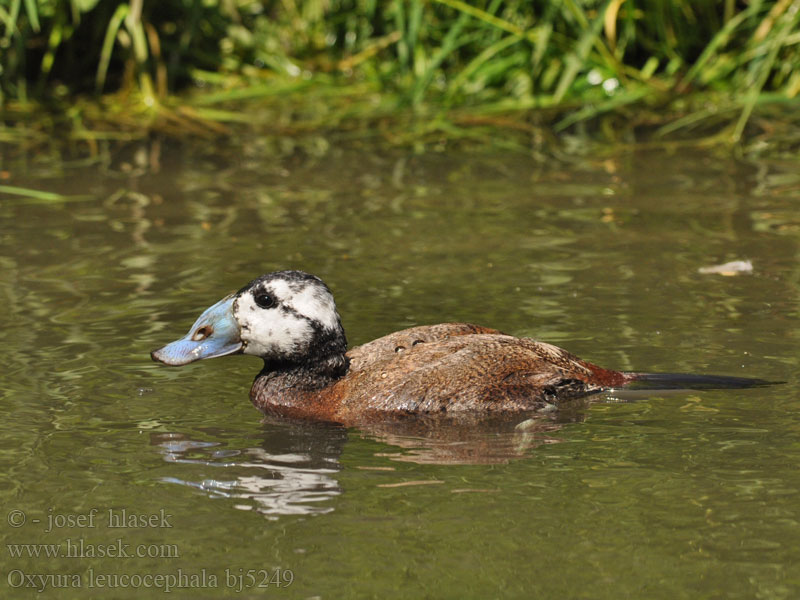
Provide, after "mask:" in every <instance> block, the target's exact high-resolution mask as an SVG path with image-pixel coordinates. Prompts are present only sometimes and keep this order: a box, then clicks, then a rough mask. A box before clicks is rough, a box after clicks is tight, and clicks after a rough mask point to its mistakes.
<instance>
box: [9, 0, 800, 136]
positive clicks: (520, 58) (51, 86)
mask: <svg viewBox="0 0 800 600" xmlns="http://www.w3.org/2000/svg"><path fill="white" fill-rule="evenodd" d="M0 69H2V73H0V94H1V97H0V100H1V101H2V105H3V109H4V112H5V114H6V118H8V116H7V115H8V114H19V111H21V110H24V107H25V106H29V105H36V106H40V107H41V106H46V107H49V108H50V109H52V110H54V111H56V112H58V111H61V113H70V114H71V115H73V117H72V122H73V123H74V122H76V119H77V121H79V122H80V123H81V124H82V125H83V124H85V123H84V121H92V120H93V119H94V120H95V122H97V121H103V119H104V118H105V124H106V125H107V126H110V127H113V125H114V123H117V124H120V125H124V124H131V123H136V122H144V123H146V124H147V126H148V127H156V128H158V127H172V128H173V129H175V130H181V128H188V129H191V130H196V129H198V128H200V129H203V128H207V129H210V130H211V131H217V132H219V131H224V130H226V128H228V127H236V124H237V123H240V122H246V123H247V124H248V126H249V127H250V128H252V127H261V128H263V129H264V130H269V131H274V132H278V133H281V132H283V133H293V132H297V131H303V130H310V129H328V130H330V129H336V130H340V131H341V130H349V131H353V132H359V131H361V132H363V131H365V128H364V126H365V125H369V126H370V127H369V128H368V129H369V130H370V131H380V132H381V133H382V134H383V135H384V136H385V137H387V138H389V139H392V140H398V141H400V142H404V141H409V140H420V139H422V140H425V139H434V138H442V137H444V138H460V137H477V138H478V139H492V138H493V139H497V138H498V137H502V136H495V135H494V134H493V133H492V132H494V131H496V130H497V128H502V129H506V130H511V131H515V132H518V134H520V135H523V136H525V135H535V136H541V135H549V134H558V133H559V132H570V133H587V134H592V135H599V136H601V137H603V138H605V139H610V140H624V139H631V136H632V134H634V133H636V132H647V134H648V137H649V139H675V138H681V139H696V140H702V141H704V142H709V141H711V142H727V143H731V142H733V143H735V142H738V141H740V140H741V139H742V138H743V137H744V136H745V135H748V136H750V137H758V136H760V135H763V134H764V133H765V132H766V131H767V130H768V129H769V130H770V132H771V134H772V135H773V137H774V136H777V137H778V138H781V136H783V137H782V138H781V139H783V140H784V141H786V142H787V143H796V142H798V141H800V134H798V133H797V130H798V125H800V116H798V113H800V111H798V110H797V108H798V107H799V106H798V94H799V93H800V0H775V1H766V0H765V1H761V0H751V1H750V2H735V1H734V0H723V1H711V0H699V1H694V0H693V1H690V0H602V1H594V0H562V1H560V2H550V1H543V0H533V1H531V0H508V1H501V0H477V1H473V2H467V1H465V0H393V1H386V2H377V1H376V0H305V1H303V0H273V1H255V0H159V1H158V2H155V1H152V0H148V1H144V0H129V1H127V2H125V1H112V0H108V1H106V0H104V1H102V2H101V1H99V0H3V1H2V3H0ZM76 99H81V100H80V101H78V100H76ZM87 99H88V100H87ZM80 106H82V107H84V109H78V108H76V107H80ZM98 107H100V109H98ZM15 111H16V113H15ZM767 123H769V125H767ZM634 137H635V136H634Z"/></svg>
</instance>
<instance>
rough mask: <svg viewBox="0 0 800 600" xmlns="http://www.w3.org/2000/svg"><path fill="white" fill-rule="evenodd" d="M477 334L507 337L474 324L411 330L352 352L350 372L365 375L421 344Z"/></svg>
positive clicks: (348, 355) (445, 325) (422, 327)
mask: <svg viewBox="0 0 800 600" xmlns="http://www.w3.org/2000/svg"><path fill="white" fill-rule="evenodd" d="M477 334H497V335H503V334H502V333H501V332H500V331H498V330H496V329H490V328H488V327H481V326H480V325H472V324H470V323H439V324H438V325H421V326H419V327H411V328H410V329H403V330H402V331H397V332H395V333H391V334H389V335H385V336H383V337H381V338H378V339H377V340H374V341H372V342H368V343H366V344H363V345H362V346H356V347H355V348H352V349H351V350H350V351H349V352H348V353H347V357H348V358H349V359H350V371H351V372H356V371H361V370H362V369H365V368H368V367H369V366H370V365H373V364H375V363H378V362H383V361H386V360H392V359H394V358H395V357H396V356H397V355H399V354H402V353H404V352H407V351H409V350H411V349H413V348H416V347H417V346H419V345H420V344H430V343H433V342H442V341H444V340H447V339H450V338H454V337H460V336H468V335H477Z"/></svg>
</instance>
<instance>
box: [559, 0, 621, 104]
mask: <svg viewBox="0 0 800 600" xmlns="http://www.w3.org/2000/svg"><path fill="white" fill-rule="evenodd" d="M611 1H612V0H607V1H606V2H605V4H603V8H601V9H600V10H599V11H598V15H597V17H596V18H595V20H594V23H591V26H589V27H587V28H586V29H585V30H584V33H583V35H581V37H580V39H579V40H578V43H577V44H576V45H575V51H574V52H573V53H570V54H568V55H567V58H566V66H565V68H564V72H563V73H562V75H561V79H559V81H558V85H557V86H556V91H555V93H554V94H553V95H554V97H555V100H556V102H560V101H561V100H563V98H564V96H565V94H566V93H567V91H568V90H569V87H570V86H571V85H572V83H573V82H574V81H575V78H576V77H577V76H578V73H579V72H580V71H581V69H585V68H586V58H587V57H588V56H589V51H590V50H591V49H592V46H593V45H594V43H595V40H596V39H597V38H598V36H599V35H600V31H601V30H602V29H603V23H604V19H605V17H604V15H605V14H606V10H607V9H608V5H609V3H610V2H611ZM568 4H569V5H570V6H571V7H572V9H573V11H579V14H581V15H583V12H582V11H581V10H580V7H578V6H577V5H576V4H574V3H573V2H571V1H570V2H569V3H568ZM585 19H586V17H585V15H583V18H582V20H585ZM586 25H587V26H588V25H589V23H588V22H587V23H586Z"/></svg>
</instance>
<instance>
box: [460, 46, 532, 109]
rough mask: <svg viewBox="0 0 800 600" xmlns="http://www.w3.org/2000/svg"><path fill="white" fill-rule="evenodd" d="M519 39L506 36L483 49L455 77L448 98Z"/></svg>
mask: <svg viewBox="0 0 800 600" xmlns="http://www.w3.org/2000/svg"><path fill="white" fill-rule="evenodd" d="M521 39H522V37H521V36H519V35H517V34H512V35H507V36H506V37H504V38H503V39H501V40H500V41H499V42H495V43H494V44H492V45H491V46H489V47H487V48H484V49H483V51H482V52H481V53H480V54H478V56H476V57H475V58H473V59H472V60H471V61H470V62H469V64H468V65H467V66H466V67H464V68H463V69H462V70H461V72H460V73H459V74H458V75H456V77H455V78H454V79H453V81H452V83H451V84H450V89H449V90H448V96H453V95H454V94H455V93H456V92H458V91H459V90H460V89H461V88H462V87H463V86H464V84H465V83H466V82H467V80H469V78H470V77H472V76H473V75H474V74H475V72H476V71H477V70H478V69H480V67H481V66H483V64H484V63H486V62H487V61H489V60H491V59H492V58H493V57H494V56H495V55H497V54H498V53H500V52H502V51H503V50H505V49H506V48H508V47H509V46H513V45H514V44H516V43H518V42H519V41H520V40H521Z"/></svg>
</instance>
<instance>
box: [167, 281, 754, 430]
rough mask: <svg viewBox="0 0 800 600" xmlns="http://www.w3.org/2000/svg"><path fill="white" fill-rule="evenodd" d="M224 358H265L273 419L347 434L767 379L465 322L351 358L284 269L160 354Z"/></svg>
mask: <svg viewBox="0 0 800 600" xmlns="http://www.w3.org/2000/svg"><path fill="white" fill-rule="evenodd" d="M226 354H252V355H255V356H260V357H261V358H263V359H264V368H263V369H262V370H261V373H259V375H258V376H257V377H256V380H255V382H254V383H253V387H252V389H251V391H250V398H251V400H252V401H253V404H255V405H256V406H257V407H258V408H259V409H260V410H262V411H263V412H264V413H266V414H269V415H277V416H288V417H299V418H311V419H318V420H325V421H335V422H339V423H343V424H346V425H351V424H358V423H364V422H368V421H376V420H378V421H380V420H385V419H387V418H388V417H391V416H405V415H425V416H431V415H447V416H448V417H458V418H460V417H469V418H474V417H475V416H476V415H489V414H494V415H497V414H510V413H520V412H526V411H527V412H542V411H550V410H554V409H556V408H557V407H558V404H559V403H560V402H562V401H564V400H569V399H572V398H577V397H580V396H586V395H588V394H593V393H597V392H601V391H604V390H609V389H612V388H619V387H627V386H635V385H645V386H648V387H650V388H657V389H664V388H676V387H679V388H695V389H696V388H698V387H702V388H707V387H748V386H752V385H762V384H764V383H765V382H763V381H761V380H753V379H744V378H738V377H718V376H703V375H670V374H650V373H629V372H622V371H612V370H609V369H603V368H601V367H598V366H597V365H593V364H592V363H589V362H586V361H584V360H581V359H579V358H578V357H576V356H573V355H572V354H570V353H569V352H567V351H566V350H562V349H561V348H557V347H555V346H552V345H550V344H545V343H542V342H537V341H535V340H532V339H529V338H516V337H513V336H510V335H505V334H503V333H501V332H499V331H497V330H494V329H488V328H486V327H480V326H477V325H469V324H466V323H443V324H440V325H429V326H422V327H413V328H411V329H406V330H403V331H398V332H397V333H393V334H390V335H387V336H385V337H382V338H379V339H377V340H375V341H373V342H369V343H367V344H364V345H362V346H358V347H356V348H353V349H351V350H350V351H349V352H348V351H347V340H346V339H345V335H344V329H343V328H342V324H341V321H340V319H339V314H338V313H337V311H336V305H335V303H334V301H333V295H332V294H331V292H330V290H329V289H328V287H327V286H326V285H325V284H324V283H323V282H322V281H321V280H320V279H318V278H317V277H314V276H313V275H309V274H307V273H303V272H300V271H279V272H276V273H269V274H267V275H263V276H262V277H259V278H258V279H255V280H253V281H252V282H250V283H249V284H247V285H246V286H245V287H243V288H242V289H241V290H239V291H238V292H236V293H234V294H231V295H229V296H227V297H225V298H223V299H222V300H220V301H219V302H218V303H216V304H215V305H214V306H212V307H211V308H209V309H207V310H206V311H205V312H204V313H203V314H202V315H200V318H199V319H198V320H197V321H196V322H195V324H194V325H193V326H192V328H191V330H190V331H189V333H188V334H187V335H186V336H185V337H184V338H182V339H180V340H177V341H175V342H172V343H171V344H168V345H166V346H164V347H163V348H161V349H159V350H156V351H154V352H153V353H152V357H153V359H154V360H157V361H160V362H163V363H165V364H168V365H184V364H188V363H190V362H194V361H196V360H200V359H203V358H212V357H216V356H224V355H226Z"/></svg>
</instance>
